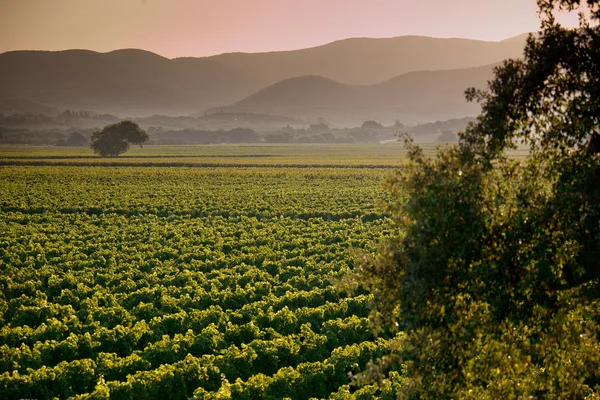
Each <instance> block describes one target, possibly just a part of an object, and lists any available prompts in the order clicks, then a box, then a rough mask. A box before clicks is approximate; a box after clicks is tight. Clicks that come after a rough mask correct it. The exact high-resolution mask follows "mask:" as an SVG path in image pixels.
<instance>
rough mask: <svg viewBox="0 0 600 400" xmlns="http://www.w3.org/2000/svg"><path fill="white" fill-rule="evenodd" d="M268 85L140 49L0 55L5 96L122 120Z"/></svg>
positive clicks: (203, 62) (184, 109) (193, 107)
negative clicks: (110, 115) (113, 115)
mask: <svg viewBox="0 0 600 400" xmlns="http://www.w3.org/2000/svg"><path fill="white" fill-rule="evenodd" d="M263 85H264V83H263V82H259V81H257V80H255V79H253V78H252V77H250V76H248V75H247V74H245V73H244V72H242V71H240V70H237V69H235V68H231V67H228V66H223V65H219V64H216V63H215V62H213V61H210V60H207V59H194V58H192V59H185V58H181V59H176V60H169V59H167V58H163V57H161V56H158V55H156V54H154V53H150V52H146V51H141V50H119V51H114V52H110V53H96V52H93V51H87V50H68V51H60V52H46V51H17V52H9V53H3V54H0V93H6V94H12V95H18V96H19V97H22V98H25V99H28V100H32V101H36V102H38V103H41V104H46V105H50V106H54V107H58V108H70V109H90V110H94V111H98V112H109V113H114V114H118V115H121V116H123V115H148V114H154V113H165V114H186V113H188V114H189V113H192V112H195V111H198V109H201V108H205V107H210V106H214V105H215V103H218V102H231V101H235V100H237V99H239V98H240V96H244V95H247V94H249V93H252V92H253V91H255V90H258V89H259V88H261V87H263Z"/></svg>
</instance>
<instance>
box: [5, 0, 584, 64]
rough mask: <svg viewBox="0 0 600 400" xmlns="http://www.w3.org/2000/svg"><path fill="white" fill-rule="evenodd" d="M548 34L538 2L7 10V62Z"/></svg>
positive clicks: (169, 0)
mask: <svg viewBox="0 0 600 400" xmlns="http://www.w3.org/2000/svg"><path fill="white" fill-rule="evenodd" d="M574 20H575V18H573V17H572V16H571V17H568V18H567V19H566V20H565V22H566V23H572V21H574ZM538 25H539V22H538V19H537V15H536V4H535V0H424V1H414V0H0V53H1V52H5V51H9V50H24V49H36V50H38V49H39V50H63V49H70V48H79V49H91V50H96V51H102V52H104V51H110V50H115V49H121V48H140V49H145V50H150V51H153V52H155V53H158V54H161V55H163V56H166V57H170V58H173V57H179V56H206V55H213V54H219V53H225V52H234V51H243V52H262V51H273V50H288V49H298V48H305V47H312V46H317V45H320V44H324V43H328V42H331V41H334V40H339V39H344V38H349V37H393V36H402V35H424V36H434V37H463V38H473V39H482V40H502V39H505V38H508V37H511V36H516V35H518V34H521V33H524V32H530V31H535V30H537V28H538Z"/></svg>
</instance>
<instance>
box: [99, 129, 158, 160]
mask: <svg viewBox="0 0 600 400" xmlns="http://www.w3.org/2000/svg"><path fill="white" fill-rule="evenodd" d="M148 139H149V136H148V133H146V131H145V130H143V129H142V128H140V127H139V125H138V124H136V123H135V122H131V121H121V122H119V123H116V124H112V125H108V126H105V127H104V129H102V130H101V131H99V132H94V133H93V134H92V138H91V144H90V147H91V148H92V149H93V150H94V153H96V154H99V155H101V156H102V157H116V156H118V155H119V154H121V153H124V152H126V151H127V150H128V149H129V146H130V145H131V144H139V145H140V147H142V144H143V143H145V142H147V141H148Z"/></svg>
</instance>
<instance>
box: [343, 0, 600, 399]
mask: <svg viewBox="0 0 600 400" xmlns="http://www.w3.org/2000/svg"><path fill="white" fill-rule="evenodd" d="M538 6H539V14H540V18H541V20H542V25H541V29H540V32H539V33H538V35H536V36H532V37H530V38H529V40H528V42H527V46H526V48H525V52H524V58H523V59H522V60H508V61H505V62H504V63H503V64H502V65H501V66H499V67H497V68H496V69H495V78H494V79H493V80H492V81H491V82H489V84H488V89H487V90H486V91H478V90H474V89H469V90H468V91H467V99H469V100H477V101H479V102H480V103H481V104H482V115H481V116H480V117H479V118H478V121H477V123H476V124H471V125H470V126H469V127H468V128H467V130H466V131H465V132H464V133H462V134H461V136H460V142H459V143H458V144H457V145H456V146H454V147H449V148H446V149H444V150H443V151H441V152H439V153H438V154H437V156H436V157H434V158H428V157H425V156H424V153H423V152H422V151H421V149H419V148H418V147H417V146H414V145H413V144H412V142H410V140H408V141H407V144H408V147H409V150H410V151H409V156H410V162H409V163H408V165H407V166H406V168H404V169H403V170H402V171H400V172H398V174H397V175H395V176H394V177H393V178H391V179H390V181H389V189H390V191H391V193H392V194H393V198H394V199H395V200H394V202H392V203H391V204H390V205H389V211H390V213H391V214H392V216H393V218H394V219H395V221H396V222H397V224H398V225H399V227H400V228H401V229H400V231H401V232H402V235H401V237H399V238H397V239H395V240H393V241H391V242H390V243H387V244H386V245H385V246H384V247H383V249H382V251H381V252H380V253H379V254H378V255H376V256H374V257H366V256H365V259H364V260H363V262H362V264H361V265H360V266H359V267H358V268H357V270H356V272H355V275H354V276H353V282H360V284H362V285H366V286H367V287H368V288H369V289H370V290H371V291H372V292H373V293H374V294H375V301H374V303H373V314H372V315H373V321H374V323H375V325H376V326H377V327H378V328H379V329H380V330H385V331H394V330H403V331H404V332H405V334H404V336H403V340H402V341H401V344H400V345H399V349H398V350H399V356H398V358H397V359H395V360H394V362H393V363H391V364H390V368H393V367H392V366H393V365H395V366H396V367H397V366H398V363H401V364H402V369H403V371H405V373H406V376H405V380H404V381H403V382H404V383H403V393H402V394H403V395H404V396H405V397H406V398H432V399H444V398H476V399H482V398H490V399H496V398H531V399H541V398H556V399H565V398H569V399H576V398H598V397H599V396H600V341H599V335H600V156H599V153H600V30H599V27H598V23H599V22H600V0H587V1H580V0H539V1H538ZM559 10H568V11H583V13H582V14H581V16H580V24H579V26H578V27H577V28H575V29H566V28H565V27H562V26H561V25H560V24H558V23H557V22H556V20H555V18H554V13H555V12H557V11H559ZM523 145H526V146H528V147H529V149H530V150H529V153H528V156H527V158H526V159H525V160H521V161H518V160H515V159H514V158H511V157H510V150H511V149H515V148H516V147H518V146H523ZM355 284H357V283H355ZM388 362H389V360H388ZM394 363H396V364H394Z"/></svg>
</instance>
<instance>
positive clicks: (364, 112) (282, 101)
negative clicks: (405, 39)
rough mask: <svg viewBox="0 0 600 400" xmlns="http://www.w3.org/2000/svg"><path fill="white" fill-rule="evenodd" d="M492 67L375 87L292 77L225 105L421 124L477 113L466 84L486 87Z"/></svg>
mask: <svg viewBox="0 0 600 400" xmlns="http://www.w3.org/2000/svg"><path fill="white" fill-rule="evenodd" d="M493 67H494V65H488V66H484V67H478V68H466V69H457V70H446V71H419V72H409V73H406V74H402V75H400V76H397V77H395V78H393V79H389V80H387V81H385V82H382V83H378V84H376V85H369V86H357V85H345V84H342V83H339V82H335V81H332V80H330V79H327V78H323V77H318V76H305V77H299V78H291V79H287V80H284V81H281V82H278V83H276V84H274V85H271V86H269V87H267V88H265V89H263V90H261V91H259V92H257V93H255V94H253V95H251V96H249V97H247V98H245V99H243V100H241V101H239V102H237V103H235V104H233V105H231V106H229V107H223V108H221V109H223V110H227V111H238V112H261V113H271V114H282V115H290V116H296V117H300V116H305V117H313V118H314V117H324V118H326V119H327V120H330V121H334V122H337V123H341V124H345V125H353V124H356V123H358V122H360V121H364V120H367V119H376V120H383V121H385V122H386V123H391V122H393V121H394V120H395V119H398V118H400V119H402V120H405V121H409V122H423V121H431V120H440V119H450V118H458V117H464V116H475V115H477V114H478V113H479V111H480V108H479V105H478V104H474V103H467V102H466V100H465V97H464V92H465V90H466V89H467V88H468V87H477V88H485V85H486V82H487V81H488V80H490V79H491V78H492V76H493Z"/></svg>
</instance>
